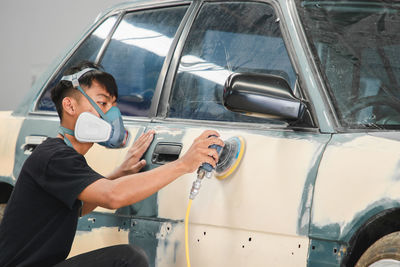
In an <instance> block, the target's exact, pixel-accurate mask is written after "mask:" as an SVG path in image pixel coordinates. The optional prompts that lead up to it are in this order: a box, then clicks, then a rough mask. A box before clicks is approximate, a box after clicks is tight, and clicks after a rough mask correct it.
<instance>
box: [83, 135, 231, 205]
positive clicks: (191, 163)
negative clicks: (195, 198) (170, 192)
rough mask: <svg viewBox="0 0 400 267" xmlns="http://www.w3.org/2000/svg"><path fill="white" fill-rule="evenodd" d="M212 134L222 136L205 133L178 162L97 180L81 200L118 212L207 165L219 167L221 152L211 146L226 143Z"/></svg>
mask: <svg viewBox="0 0 400 267" xmlns="http://www.w3.org/2000/svg"><path fill="white" fill-rule="evenodd" d="M211 135H216V136H219V134H218V133H217V132H215V131H205V132H203V133H202V134H201V135H200V136H199V137H198V138H196V139H195V140H194V142H193V144H192V146H191V147H190V148H189V150H188V151H187V152H186V153H185V155H184V156H183V157H181V158H180V159H178V160H176V161H174V162H171V163H168V164H166V165H163V166H160V167H158V168H155V169H152V170H150V171H147V172H142V173H136V174H131V175H126V176H123V177H121V178H118V179H115V180H109V179H100V180H97V181H96V182H94V183H92V184H90V185H89V186H88V187H86V188H85V189H84V190H83V191H82V192H81V194H80V195H79V196H78V198H79V199H80V200H82V201H84V202H85V203H86V202H87V203H91V204H92V205H97V206H101V207H105V208H110V209H117V208H120V207H124V206H127V205H131V204H133V203H136V202H139V201H141V200H143V199H145V198H147V197H149V196H151V195H152V194H154V193H155V192H157V191H158V190H160V189H161V188H162V187H164V186H166V185H167V184H169V183H171V182H172V181H174V180H175V179H176V178H178V177H180V176H182V175H183V174H186V173H190V172H194V171H195V170H197V169H198V168H199V167H200V166H201V164H202V163H204V162H207V163H209V164H211V165H212V166H214V167H215V165H216V163H217V162H218V153H217V152H216V150H215V149H212V148H209V146H210V145H213V144H217V145H220V146H223V145H224V144H223V142H222V140H221V139H219V138H216V137H210V138H208V137H209V136H211Z"/></svg>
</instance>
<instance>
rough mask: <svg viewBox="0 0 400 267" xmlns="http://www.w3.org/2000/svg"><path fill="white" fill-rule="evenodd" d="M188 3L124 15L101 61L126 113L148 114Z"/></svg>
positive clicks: (119, 105)
mask: <svg viewBox="0 0 400 267" xmlns="http://www.w3.org/2000/svg"><path fill="white" fill-rule="evenodd" d="M186 10H187V6H177V7H169V8H162V9H157V10H145V11H139V12H133V13H128V14H126V15H125V16H124V18H123V19H122V21H121V23H120V24H119V26H118V28H117V30H116V31H115V33H114V34H113V36H112V40H111V42H110V44H109V46H108V48H107V50H106V52H105V54H104V56H103V60H102V61H101V64H102V65H103V67H104V68H105V70H106V71H108V72H109V73H111V74H112V75H113V76H114V77H115V80H116V82H117V85H118V107H119V108H120V109H121V112H122V114H124V115H130V116H147V115H148V113H149V109H150V106H151V101H152V97H153V94H154V90H155V87H156V84H157V80H158V76H159V74H160V71H161V68H162V65H163V63H164V59H165V57H166V55H167V53H168V51H169V49H170V46H171V43H172V40H173V38H174V35H175V33H176V31H177V29H178V26H179V24H180V22H181V20H182V18H183V16H184V14H185V12H186Z"/></svg>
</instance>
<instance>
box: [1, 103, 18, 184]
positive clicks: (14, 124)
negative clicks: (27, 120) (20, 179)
mask: <svg viewBox="0 0 400 267" xmlns="http://www.w3.org/2000/svg"><path fill="white" fill-rule="evenodd" d="M11 113H12V112H11V111H1V112H0V136H1V138H0V176H8V177H13V169H14V160H15V147H16V145H17V140H18V134H19V131H20V129H21V125H22V123H23V121H24V118H23V117H13V116H12V115H11ZM13 178H14V177H13Z"/></svg>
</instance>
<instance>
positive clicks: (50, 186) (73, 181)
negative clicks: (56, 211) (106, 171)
mask: <svg viewBox="0 0 400 267" xmlns="http://www.w3.org/2000/svg"><path fill="white" fill-rule="evenodd" d="M100 178H103V176H102V175H100V174H99V173H97V172H95V171H94V170H93V169H92V168H90V166H89V165H88V164H87V162H86V159H85V158H84V157H83V156H82V155H81V154H79V153H77V152H76V151H74V150H72V149H65V150H61V151H59V152H56V153H54V154H53V155H52V156H51V158H50V160H49V161H48V164H47V166H46V171H45V172H44V173H43V175H42V177H40V178H39V179H38V183H39V184H40V185H41V187H42V188H43V189H44V190H45V191H46V192H47V193H49V194H51V195H53V196H54V197H55V198H57V199H59V200H60V201H61V202H63V203H64V204H65V205H66V206H67V207H69V208H70V209H72V206H73V204H74V202H75V201H76V200H77V198H78V195H79V194H80V193H81V192H82V191H83V190H84V189H85V188H86V187H87V186H88V185H90V184H91V183H93V182H95V181H97V180H98V179H100Z"/></svg>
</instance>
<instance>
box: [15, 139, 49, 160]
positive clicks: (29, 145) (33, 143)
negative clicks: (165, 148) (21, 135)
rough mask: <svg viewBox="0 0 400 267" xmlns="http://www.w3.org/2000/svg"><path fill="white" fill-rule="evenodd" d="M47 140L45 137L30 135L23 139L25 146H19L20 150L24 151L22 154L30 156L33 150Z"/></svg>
mask: <svg viewBox="0 0 400 267" xmlns="http://www.w3.org/2000/svg"><path fill="white" fill-rule="evenodd" d="M46 139H47V136H43V135H30V136H26V137H25V144H23V145H22V146H21V149H22V150H23V151H24V154H26V155H30V154H32V152H33V150H35V148H36V147H37V146H38V145H40V144H41V143H43V142H44V140H46Z"/></svg>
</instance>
